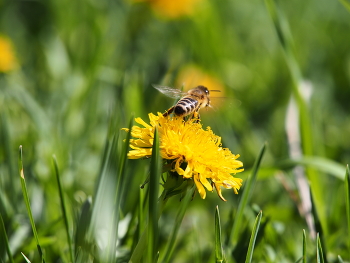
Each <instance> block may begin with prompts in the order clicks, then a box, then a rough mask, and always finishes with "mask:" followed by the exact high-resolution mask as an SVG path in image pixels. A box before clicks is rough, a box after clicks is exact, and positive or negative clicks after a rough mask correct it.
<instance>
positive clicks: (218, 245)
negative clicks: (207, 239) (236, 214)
mask: <svg viewBox="0 0 350 263" xmlns="http://www.w3.org/2000/svg"><path fill="white" fill-rule="evenodd" d="M224 257H225V256H224V251H223V247H222V240H221V222H220V212H219V207H218V206H216V209H215V262H224Z"/></svg>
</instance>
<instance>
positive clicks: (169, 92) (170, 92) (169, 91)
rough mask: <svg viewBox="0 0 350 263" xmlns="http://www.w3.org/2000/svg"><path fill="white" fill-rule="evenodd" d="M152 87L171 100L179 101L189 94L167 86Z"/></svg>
mask: <svg viewBox="0 0 350 263" xmlns="http://www.w3.org/2000/svg"><path fill="white" fill-rule="evenodd" d="M152 86H153V88H155V89H157V90H159V91H160V92H161V93H163V94H164V95H166V96H168V97H170V98H173V99H179V98H181V97H183V96H184V95H186V94H187V92H183V91H181V90H179V89H174V88H170V87H167V86H160V85H155V84H152Z"/></svg>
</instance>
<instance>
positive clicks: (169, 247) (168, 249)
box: [162, 188, 195, 263]
mask: <svg viewBox="0 0 350 263" xmlns="http://www.w3.org/2000/svg"><path fill="white" fill-rule="evenodd" d="M194 190H195V189H194V188H190V189H187V191H186V194H185V196H184V198H183V199H182V200H181V206H180V209H179V211H178V213H177V215H176V219H175V223H174V227H173V230H172V232H171V236H170V238H169V239H168V242H167V246H166V248H165V250H164V255H165V256H164V259H163V260H162V262H165V263H167V262H170V260H171V257H172V255H173V252H174V247H175V244H176V237H177V234H178V232H179V228H180V225H181V222H182V220H183V218H184V216H185V212H186V209H187V207H188V205H189V203H190V201H191V199H192V196H193V192H194Z"/></svg>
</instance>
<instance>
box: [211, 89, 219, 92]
mask: <svg viewBox="0 0 350 263" xmlns="http://www.w3.org/2000/svg"><path fill="white" fill-rule="evenodd" d="M209 91H210V92H221V90H218V89H211V90H209Z"/></svg>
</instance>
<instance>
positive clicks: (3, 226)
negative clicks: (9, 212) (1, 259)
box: [0, 214, 14, 263]
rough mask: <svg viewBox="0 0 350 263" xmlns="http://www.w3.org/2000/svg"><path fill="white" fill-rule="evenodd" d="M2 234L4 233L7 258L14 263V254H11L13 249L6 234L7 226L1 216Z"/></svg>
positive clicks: (0, 226)
mask: <svg viewBox="0 0 350 263" xmlns="http://www.w3.org/2000/svg"><path fill="white" fill-rule="evenodd" d="M0 233H2V235H1V236H2V237H3V240H4V243H5V246H6V252H7V257H8V259H9V262H11V263H14V260H13V257H12V253H11V249H10V244H9V240H8V237H7V234H6V229H5V224H4V220H3V219H2V216H1V214H0Z"/></svg>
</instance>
